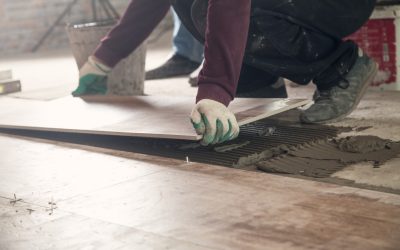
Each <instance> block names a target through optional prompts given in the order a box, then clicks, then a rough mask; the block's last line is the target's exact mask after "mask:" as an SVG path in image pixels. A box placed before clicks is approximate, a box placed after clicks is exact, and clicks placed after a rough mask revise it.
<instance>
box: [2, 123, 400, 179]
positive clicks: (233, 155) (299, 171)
mask: <svg viewBox="0 0 400 250" xmlns="http://www.w3.org/2000/svg"><path fill="white" fill-rule="evenodd" d="M359 129H360V128H354V130H356V131H359ZM348 130H349V129H348V128H347V129H346V130H343V128H337V127H332V126H324V125H302V124H299V123H296V122H292V121H282V120H274V119H271V118H269V119H264V120H261V121H258V122H255V123H252V124H249V125H246V126H244V127H242V128H241V134H240V137H239V138H238V139H236V140H234V141H232V142H228V143H225V144H222V145H218V146H210V147H202V146H200V145H199V144H198V143H192V142H188V141H180V140H165V139H143V138H133V137H123V136H103V135H87V134H73V133H56V132H40V131H29V130H11V129H0V132H4V133H9V134H17V135H22V136H31V137H38V138H43V139H49V140H56V141H63V142H69V143H75V144H82V145H89V146H95V147H101V148H109V149H114V150H120V151H127V152H137V153H143V154H149V155H156V156H162V157H169V158H175V159H180V160H182V161H189V162H200V163H206V164H215V165H220V166H226V167H234V168H244V169H246V168H248V167H249V166H254V165H256V166H257V167H258V169H260V170H262V171H266V172H272V173H284V174H294V175H303V176H310V177H328V176H330V175H331V174H332V173H335V172H336V171H338V170H341V169H342V168H344V167H345V166H346V165H349V164H351V163H355V162H360V161H371V162H373V163H374V166H375V167H378V166H379V165H380V164H382V163H384V162H385V161H387V160H389V159H391V158H393V157H396V155H398V154H399V153H400V144H399V143H397V142H391V141H386V140H382V139H380V138H377V137H364V138H362V137H358V138H357V137H351V138H347V139H342V140H337V139H335V138H337V136H338V134H339V133H341V132H343V131H348ZM350 130H351V129H350Z"/></svg>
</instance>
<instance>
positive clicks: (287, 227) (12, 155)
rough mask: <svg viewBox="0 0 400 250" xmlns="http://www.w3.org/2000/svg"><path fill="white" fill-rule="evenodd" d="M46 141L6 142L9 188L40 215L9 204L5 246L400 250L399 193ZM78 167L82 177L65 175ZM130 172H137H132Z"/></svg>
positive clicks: (1, 227)
mask: <svg viewBox="0 0 400 250" xmlns="http://www.w3.org/2000/svg"><path fill="white" fill-rule="evenodd" d="M43 142H44V141H41V142H40V143H39V142H35V141H25V140H22V139H15V138H11V137H4V136H0V148H1V153H2V155H3V156H7V157H0V168H2V169H3V170H4V171H2V172H1V173H0V176H1V183H2V184H1V185H0V189H3V190H8V192H10V191H11V190H12V189H13V188H12V187H20V188H18V193H17V197H18V198H22V199H23V200H24V202H25V204H29V206H28V207H26V208H33V209H34V210H35V212H34V213H32V214H28V213H27V210H26V208H24V207H20V206H22V205H21V203H17V204H16V205H15V207H13V206H11V205H10V204H9V201H7V202H5V203H4V202H3V204H1V199H4V198H1V197H0V235H1V237H0V246H2V247H0V248H1V249H3V248H4V249H27V248H32V247H33V248H38V249H48V248H51V249H86V248H89V249H90V248H99V249H162V247H163V246H164V244H165V246H168V248H169V249H232V250H235V249H249V250H253V249H254V250H258V249H260V250H261V249H300V250H301V249H345V250H346V249H349V250H350V249H351V250H357V249H360V250H361V249H362V250H368V249H371V250H372V249H393V250H395V249H396V250H397V249H398V247H399V245H400V217H399V216H398V215H399V214H400V196H398V195H394V194H386V193H380V192H374V191H369V190H361V189H356V188H349V187H340V186H337V185H330V184H326V183H318V182H313V181H307V180H300V179H294V178H287V177H280V176H275V175H268V174H263V173H255V172H246V171H241V170H236V169H229V168H222V167H217V166H210V165H203V164H186V163H184V162H182V163H179V162H178V161H176V160H170V159H165V158H159V157H154V156H145V155H139V154H134V153H129V152H118V151H111V150H104V149H98V150H101V151H100V152H94V151H95V150H96V149H95V148H90V147H82V148H80V149H77V148H74V147H71V146H72V145H70V144H60V145H52V144H46V143H43ZM50 148H51V150H50V151H49V149H50ZM88 150H91V151H92V152H88ZM110 154H115V155H119V156H111V155H110ZM107 158H109V159H108V160H107ZM75 159H79V161H77V160H75ZM57 161H58V162H60V163H62V164H56V163H55V162H57ZM78 162H79V163H78ZM72 165H79V167H80V168H81V169H82V171H81V172H79V171H77V170H76V171H75V170H74V171H72V172H73V173H74V174H72V175H71V174H65V173H70V170H69V169H68V168H71V167H72ZM129 165H131V166H133V167H134V168H137V170H135V171H131V172H130V171H127V170H126V169H125V167H126V166H129ZM92 166H95V167H97V168H99V169H101V174H100V175H98V173H97V172H96V171H95V170H93V169H94V168H93V167H92ZM86 168H87V169H88V170H90V171H87V170H86ZM141 168H142V169H141ZM76 169H77V168H76ZM148 170H150V172H149V173H148V174H139V175H138V172H137V171H139V172H142V173H145V172H146V171H148ZM119 171H121V172H122V173H123V174H124V175H125V176H124V177H122V175H120V178H121V179H120V182H117V183H115V182H110V183H108V185H105V186H98V187H97V188H94V189H93V190H89V189H85V188H84V189H82V192H80V194H78V195H76V196H70V195H64V192H67V193H68V192H69V191H68V190H69V189H72V190H78V189H80V188H81V186H82V182H81V180H84V179H86V180H87V183H88V184H87V185H90V183H95V182H98V181H99V180H97V179H103V178H104V176H106V175H107V173H108V174H109V176H112V175H116V173H117V172H119ZM117 174H118V173H117ZM55 177H56V178H55ZM78 177H79V179H81V180H78V181H77V178H78ZM38 184H40V185H38ZM24 187H25V188H24ZM39 189H40V190H41V191H40V190H39ZM61 190H64V192H60V191H61ZM20 193H21V194H20ZM31 193H35V194H31ZM12 195H13V194H12V193H9V194H8V195H7V197H9V198H12ZM48 197H53V198H54V201H55V202H56V203H57V207H58V208H57V209H56V210H55V211H54V214H53V215H51V216H50V215H47V214H46V213H44V212H43V206H48V204H47V203H45V202H43V201H45V200H46V199H47V198H48ZM7 204H8V205H7ZM35 205H39V207H36V206H35ZM2 207H3V208H2ZM15 208H17V209H15ZM16 210H18V212H16ZM2 211H3V212H2ZM135 235H136V236H135ZM46 244H48V245H46ZM3 246H4V247H3ZM132 246H134V247H133V248H129V247H132ZM7 247H8V248H7ZM185 247H186V248H185Z"/></svg>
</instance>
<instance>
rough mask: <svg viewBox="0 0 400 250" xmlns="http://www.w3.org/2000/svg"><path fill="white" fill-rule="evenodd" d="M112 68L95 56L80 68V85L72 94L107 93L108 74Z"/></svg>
mask: <svg viewBox="0 0 400 250" xmlns="http://www.w3.org/2000/svg"><path fill="white" fill-rule="evenodd" d="M110 71H111V68H110V67H108V66H106V65H104V64H102V63H100V62H99V61H98V60H97V59H96V58H95V57H94V56H90V57H89V59H88V61H87V62H86V63H85V64H84V65H83V66H82V68H81V69H80V70H79V86H78V88H77V89H76V90H75V91H74V92H72V95H73V96H75V97H77V96H83V95H105V94H106V93H107V74H108V73H110Z"/></svg>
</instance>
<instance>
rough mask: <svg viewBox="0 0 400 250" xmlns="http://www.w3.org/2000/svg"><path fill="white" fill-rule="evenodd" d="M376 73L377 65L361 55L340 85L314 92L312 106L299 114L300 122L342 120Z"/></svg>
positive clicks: (353, 106)
mask: <svg viewBox="0 0 400 250" xmlns="http://www.w3.org/2000/svg"><path fill="white" fill-rule="evenodd" d="M377 71H378V65H377V63H375V62H374V61H373V60H372V59H371V58H369V57H368V56H367V55H361V56H360V57H359V58H358V59H357V61H356V63H355V65H354V66H353V68H352V69H351V70H350V72H349V73H348V74H347V75H346V76H345V77H344V80H343V81H342V82H341V83H339V84H338V85H337V86H335V87H333V88H331V89H329V90H324V91H318V90H317V91H316V93H315V94H314V104H313V105H312V106H311V107H310V108H309V109H307V110H305V111H303V112H302V113H301V115H300V120H301V121H302V122H304V123H328V122H337V121H340V120H342V119H343V118H345V117H346V116H347V115H349V114H350V113H351V112H353V110H354V109H355V108H356V107H357V105H358V104H359V102H360V100H361V98H362V97H363V96H364V94H365V91H366V90H367V88H368V86H369V85H370V84H371V82H372V81H373V79H374V77H375V75H376V73H377Z"/></svg>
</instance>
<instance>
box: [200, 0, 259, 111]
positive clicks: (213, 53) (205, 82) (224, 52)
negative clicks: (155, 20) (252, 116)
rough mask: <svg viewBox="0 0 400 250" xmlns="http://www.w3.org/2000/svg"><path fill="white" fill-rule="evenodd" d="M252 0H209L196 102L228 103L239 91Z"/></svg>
mask: <svg viewBox="0 0 400 250" xmlns="http://www.w3.org/2000/svg"><path fill="white" fill-rule="evenodd" d="M250 7H251V0H209V7H208V17H207V31H206V43H205V51H204V56H205V62H204V66H203V69H202V71H201V72H200V75H199V82H198V83H199V89H198V92H197V102H199V101H200V100H202V99H212V100H215V101H218V102H221V103H223V104H225V105H226V106H228V105H229V103H230V101H232V100H233V98H234V97H235V94H236V88H237V84H238V81H239V76H240V70H241V67H242V62H243V56H244V51H245V48H246V42H247V35H248V30H249V23H250Z"/></svg>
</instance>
